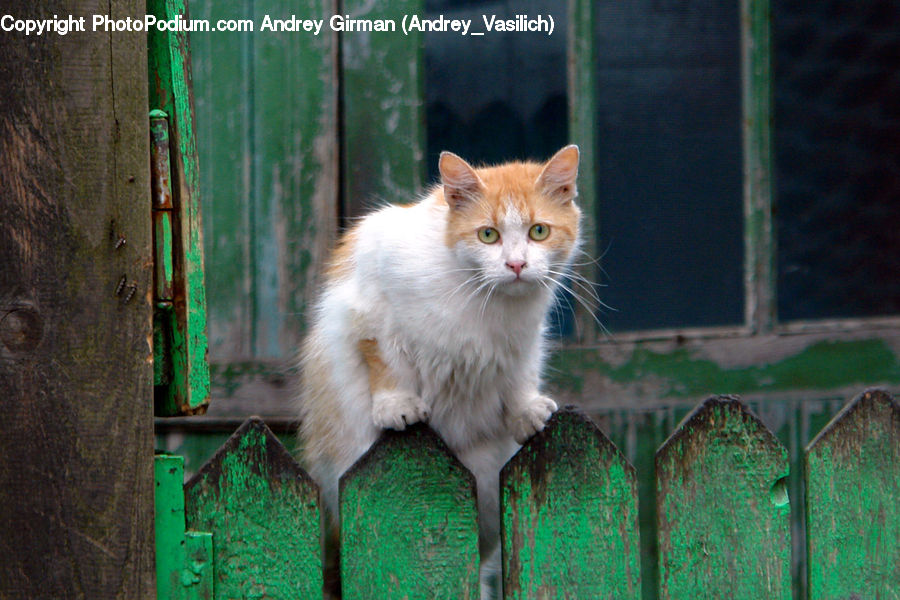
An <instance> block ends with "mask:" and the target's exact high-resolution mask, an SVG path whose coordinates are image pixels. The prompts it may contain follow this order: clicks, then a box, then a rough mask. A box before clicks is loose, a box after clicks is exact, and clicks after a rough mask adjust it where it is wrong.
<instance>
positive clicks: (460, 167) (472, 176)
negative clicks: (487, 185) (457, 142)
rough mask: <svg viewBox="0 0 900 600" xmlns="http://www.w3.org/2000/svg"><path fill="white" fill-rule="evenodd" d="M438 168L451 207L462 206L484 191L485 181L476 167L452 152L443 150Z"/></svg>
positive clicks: (457, 207)
mask: <svg viewBox="0 0 900 600" xmlns="http://www.w3.org/2000/svg"><path fill="white" fill-rule="evenodd" d="M438 170H439V171H440V172H441V183H442V184H443V185H444V200H446V201H447V204H448V205H450V208H452V209H459V208H462V207H463V206H465V205H467V204H469V203H470V202H473V201H475V200H477V199H478V198H480V197H481V195H482V193H484V183H483V182H482V181H481V178H480V177H479V176H478V173H476V172H475V169H473V168H472V167H471V166H469V163H467V162H466V161H464V160H463V159H461V158H460V157H458V156H457V155H455V154H453V153H452V152H441V158H440V160H439V161H438Z"/></svg>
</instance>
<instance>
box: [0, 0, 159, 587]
mask: <svg viewBox="0 0 900 600" xmlns="http://www.w3.org/2000/svg"><path fill="white" fill-rule="evenodd" d="M110 11H111V13H110ZM2 12H3V14H10V15H13V16H14V17H15V18H16V19H52V18H53V16H54V15H58V16H59V17H60V18H66V17H68V16H70V15H71V16H73V17H75V18H79V17H84V18H85V20H86V22H87V23H90V20H91V16H92V15H94V14H109V15H110V17H111V18H113V19H124V18H125V17H131V18H140V17H141V16H142V15H143V14H144V4H143V2H142V1H137V0H124V1H122V2H114V3H110V2H107V1H105V0H104V1H100V0H68V1H63V0H54V1H47V2H33V1H32V0H9V1H7V2H4V3H3V10H2ZM145 65H146V36H145V35H144V34H143V33H130V32H114V33H113V32H110V33H105V32H96V33H92V32H90V29H89V25H88V31H87V32H85V33H76V32H71V33H69V34H67V35H64V36H63V35H58V34H56V33H45V34H44V35H42V36H41V37H38V36H36V35H34V34H32V35H30V36H27V37H26V36H25V35H24V34H23V33H19V32H3V33H0V407H2V412H3V420H2V424H0V507H2V510H0V556H2V557H3V567H2V568H0V597H2V598H17V599H18V598H88V597H89V598H126V597H127V598H152V597H153V593H154V592H153V590H154V569H153V554H154V553H153V470H152V469H153V466H152V456H153V429H152V427H153V425H152V423H153V421H152V418H153V415H152V370H151V362H150V357H151V348H150V344H149V338H150V333H151V321H150V319H151V307H150V304H149V301H148V298H149V293H150V288H151V285H152V281H151V271H150V265H151V264H152V262H151V261H152V254H151V247H150V222H149V219H148V214H149V213H148V211H147V207H148V206H149V190H150V187H149V185H150V184H149V173H148V164H147V163H148V153H149V145H148V136H147V71H146V68H145ZM120 235H121V237H122V238H124V239H125V242H124V243H122V244H118V240H119V237H120ZM117 244H118V248H117V247H116V246H117ZM123 275H125V277H126V281H127V283H126V285H127V286H129V287H130V286H134V288H133V289H134V290H135V293H134V294H132V295H131V297H130V298H129V299H128V301H127V302H126V301H125V298H126V296H125V295H122V296H117V295H116V294H115V290H116V288H117V285H118V282H119V281H120V280H121V278H122V276H123Z"/></svg>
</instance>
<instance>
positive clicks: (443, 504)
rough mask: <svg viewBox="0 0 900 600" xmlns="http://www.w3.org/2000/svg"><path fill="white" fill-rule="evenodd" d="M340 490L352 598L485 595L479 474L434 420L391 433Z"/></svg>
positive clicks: (345, 570)
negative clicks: (463, 461) (464, 463)
mask: <svg viewBox="0 0 900 600" xmlns="http://www.w3.org/2000/svg"><path fill="white" fill-rule="evenodd" d="M340 488H341V491H340V496H341V499H340V513H341V584H342V590H343V598H344V599H345V600H354V599H358V600H367V599H369V598H407V599H409V600H415V599H419V598H423V599H424V598H428V599H432V598H444V599H447V600H462V599H471V600H475V599H477V598H479V590H478V564H479V563H478V517H477V510H476V507H475V479H474V478H473V477H472V475H471V473H469V472H468V471H467V470H466V469H465V467H463V466H462V464H460V463H459V461H458V460H457V459H456V458H455V457H454V456H453V455H452V454H451V453H450V451H449V449H448V448H447V447H446V446H445V445H444V442H443V441H441V439H440V438H439V437H438V436H437V434H435V433H434V432H433V431H431V429H429V428H428V427H427V426H426V425H415V426H413V427H409V428H407V430H406V431H403V432H395V431H385V432H384V434H383V435H382V437H381V439H380V440H379V441H378V442H376V443H375V445H374V446H372V448H371V449H370V450H369V451H368V452H367V453H366V454H365V455H364V456H363V457H362V458H360V459H359V461H358V462H357V463H356V464H355V465H354V466H353V467H351V468H350V470H349V471H348V472H347V473H346V474H345V475H344V476H343V477H342V478H341V484H340Z"/></svg>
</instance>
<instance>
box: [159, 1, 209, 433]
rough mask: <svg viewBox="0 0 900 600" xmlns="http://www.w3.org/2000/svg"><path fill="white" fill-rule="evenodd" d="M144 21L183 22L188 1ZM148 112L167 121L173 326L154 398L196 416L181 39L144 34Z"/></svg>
mask: <svg viewBox="0 0 900 600" xmlns="http://www.w3.org/2000/svg"><path fill="white" fill-rule="evenodd" d="M147 13H148V14H153V15H155V16H156V17H157V18H158V19H160V20H165V21H170V20H174V19H176V18H183V19H185V20H188V19H189V15H188V10H187V0H148V2H147ZM147 44H148V60H149V72H150V86H149V108H150V109H153V110H162V111H164V112H165V113H166V114H167V115H168V116H169V129H170V139H171V146H170V163H171V167H172V174H171V185H172V204H173V206H174V210H173V211H172V233H173V235H172V250H173V257H172V258H173V260H172V268H173V270H174V281H173V284H174V285H173V290H172V291H173V296H174V298H173V302H172V306H173V309H172V311H171V316H173V317H174V319H167V318H163V319H158V320H157V321H162V323H163V324H166V323H167V322H172V323H173V324H174V327H171V331H169V332H167V333H168V334H169V337H170V339H169V354H170V358H171V362H172V365H171V381H170V382H168V383H167V384H166V385H163V386H158V387H157V390H156V398H155V401H156V402H155V405H156V414H158V415H160V416H172V415H179V414H202V413H204V412H206V408H207V406H208V405H209V363H208V362H207V350H208V341H207V334H206V286H205V283H204V278H203V231H202V224H201V220H200V185H199V182H200V175H199V163H198V160H197V143H196V131H195V128H196V126H195V124H194V96H193V90H192V89H191V51H190V41H189V37H188V33H187V32H184V31H168V30H167V31H160V30H158V29H156V28H152V29H150V30H149V31H148V32H147Z"/></svg>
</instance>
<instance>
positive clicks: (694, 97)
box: [595, 0, 744, 331]
mask: <svg viewBox="0 0 900 600" xmlns="http://www.w3.org/2000/svg"><path fill="white" fill-rule="evenodd" d="M595 7H596V8H595V14H596V19H597V20H596V32H595V44H596V46H597V63H598V64H597V71H596V73H597V82H596V85H597V99H598V101H597V134H596V135H597V166H596V172H597V186H598V190H597V195H598V200H597V202H598V214H597V219H598V223H599V228H600V241H599V244H598V247H599V248H600V249H601V251H605V256H604V258H603V268H604V270H605V271H606V273H607V274H608V277H606V278H605V279H606V281H605V283H606V284H608V287H606V288H603V289H602V290H601V292H602V294H601V295H602V296H603V298H604V301H605V302H606V303H607V304H608V305H610V306H611V307H612V308H613V309H615V312H613V311H610V312H607V313H605V314H603V315H601V320H602V321H604V322H605V323H606V324H607V326H608V327H609V329H610V330H612V331H616V330H623V329H649V328H661V327H686V326H710V325H725V324H739V323H741V322H742V320H743V312H744V288H743V252H744V251H743V249H744V242H743V208H742V205H743V203H742V179H741V172H742V164H741V160H742V151H741V129H740V128H741V96H740V94H741V89H740V21H739V14H738V8H739V3H738V2H720V1H718V0H703V1H695V2H687V1H684V0H635V1H631V2H601V3H597V4H596V5H595Z"/></svg>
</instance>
